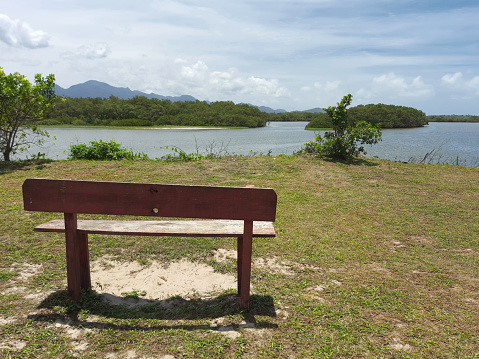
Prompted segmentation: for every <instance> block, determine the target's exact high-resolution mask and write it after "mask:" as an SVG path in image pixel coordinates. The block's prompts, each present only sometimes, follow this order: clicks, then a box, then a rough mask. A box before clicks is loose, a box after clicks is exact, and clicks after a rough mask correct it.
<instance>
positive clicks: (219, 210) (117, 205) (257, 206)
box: [23, 178, 277, 222]
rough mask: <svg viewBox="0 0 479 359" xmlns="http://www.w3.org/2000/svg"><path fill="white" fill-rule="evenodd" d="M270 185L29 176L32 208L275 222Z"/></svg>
mask: <svg viewBox="0 0 479 359" xmlns="http://www.w3.org/2000/svg"><path fill="white" fill-rule="evenodd" d="M276 199H277V198H276V193H275V192H274V190H272V189H269V188H245V187H219V186H187V185H164V184H152V183H127V182H96V181H75V180H53V179H38V178H29V179H27V180H25V182H24V184H23V200H24V208H25V210H27V211H41V212H60V213H89V214H114V215H133V216H145V217H149V216H154V217H171V218H204V219H242V220H250V221H273V222H274V220H275V216H276Z"/></svg>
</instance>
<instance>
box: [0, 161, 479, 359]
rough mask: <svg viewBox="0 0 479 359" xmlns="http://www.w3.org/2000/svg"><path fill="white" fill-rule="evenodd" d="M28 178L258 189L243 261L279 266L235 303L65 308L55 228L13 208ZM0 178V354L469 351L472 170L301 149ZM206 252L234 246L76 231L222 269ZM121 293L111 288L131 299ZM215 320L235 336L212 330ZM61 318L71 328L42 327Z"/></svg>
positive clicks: (88, 297)
mask: <svg viewBox="0 0 479 359" xmlns="http://www.w3.org/2000/svg"><path fill="white" fill-rule="evenodd" d="M29 177H43V178H74V179H90V180H107V181H108V180H109V181H132V182H158V183H181V184H201V185H222V186H244V185H247V184H254V185H255V186H257V187H271V188H274V189H275V190H276V192H277V194H278V209H277V221H276V223H275V228H276V230H277V237H276V238H274V239H255V240H254V244H253V256H254V258H260V257H261V258H269V257H273V256H275V257H276V258H278V259H279V260H280V261H283V262H284V263H286V264H287V265H288V268H289V269H290V270H292V271H293V272H294V275H289V274H282V273H278V272H275V271H273V270H268V269H267V268H262V267H253V272H252V284H253V288H254V293H255V294H254V295H253V296H252V306H251V308H250V309H249V310H241V309H240V308H239V307H238V306H237V305H236V304H235V303H234V301H232V296H233V294H232V292H231V291H227V292H225V293H221V294H219V295H218V296H216V297H213V298H200V297H195V296H192V297H188V298H186V297H174V298H171V299H170V301H172V303H175V305H174V306H173V307H172V309H165V308H163V307H161V306H159V305H157V304H156V303H152V304H148V305H146V306H143V307H140V308H128V307H121V306H120V307H118V306H111V305H108V304H107V303H104V302H102V301H101V299H100V297H99V296H98V295H96V294H95V293H92V294H85V295H84V297H83V299H82V302H81V303H79V304H72V303H70V302H69V301H68V299H67V296H66V292H65V258H64V257H65V249H64V239H63V236H62V235H60V234H48V233H36V232H33V231H32V229H33V227H35V226H36V225H38V224H40V223H43V222H44V221H47V220H50V219H54V218H58V216H59V215H58V214H55V213H33V212H31V213H27V212H25V211H24V210H23V204H22V194H21V185H22V183H23V181H24V180H25V179H26V178H29ZM0 179H1V181H0V213H1V214H0V216H1V218H0V223H1V225H0V251H1V253H2V256H1V258H0V293H1V294H0V347H2V346H3V347H4V348H3V349H0V356H2V357H6V358H68V357H80V358H99V357H106V356H107V355H111V353H115V354H116V355H117V356H118V357H126V356H127V353H129V352H132V351H134V352H135V353H136V354H135V355H137V356H138V357H139V358H140V357H145V358H147V357H161V356H163V355H167V354H169V355H172V356H174V357H175V358H241V357H244V358H284V357H292V358H477V357H479V336H478V335H477V328H478V327H479V316H478V315H477V313H478V308H479V206H478V204H479V170H478V169H477V168H467V167H458V166H450V165H424V164H412V163H408V164H405V163H400V162H390V161H383V160H376V159H373V160H367V161H366V160H364V161H358V162H357V163H355V164H352V165H347V164H343V163H335V162H329V161H323V160H321V159H317V158H313V157H306V156H284V157H276V158H274V157H226V158H221V159H213V160H202V161H198V162H188V163H165V162H161V161H141V162H132V161H117V162H88V161H56V162H51V161H43V162H36V161H25V162H16V163H11V164H8V163H1V164H0ZM83 218H86V216H83ZM219 248H224V249H230V250H232V249H235V240H234V239H229V238H212V239H211V238H210V239H205V238H200V239H195V238H151V237H127V236H99V235H92V236H90V250H91V259H92V260H94V259H97V258H100V257H103V256H105V255H112V256H113V257H114V258H117V259H120V260H125V261H136V262H138V263H140V264H141V265H149V263H151V262H152V261H155V260H159V261H163V262H169V261H174V260H178V259H181V258H188V259H190V260H194V261H200V262H204V263H208V264H210V265H212V266H213V267H214V268H215V270H217V271H218V272H221V273H230V274H234V273H235V266H234V262H233V261H227V262H224V263H217V262H216V261H215V260H214V259H213V256H212V254H213V251H214V250H216V249H219ZM22 264H29V265H39V264H41V265H42V266H41V271H39V272H36V273H33V274H32V275H31V276H29V277H24V276H22V275H21V272H22V267H21V265H22ZM15 288H20V289H19V290H18V291H15ZM137 288H138V289H134V290H133V291H132V292H131V293H126V295H130V296H133V297H135V296H136V297H138V296H140V297H141V294H142V293H141V290H142V288H141V283H138V287H137ZM42 293H43V296H42ZM36 295H40V297H37V296H36ZM218 318H222V320H223V323H224V324H223V325H229V326H231V327H232V328H233V329H234V331H236V332H238V333H240V336H238V337H236V338H229V337H226V336H224V335H222V334H221V333H219V332H218V331H212V330H211V325H212V322H213V321H214V320H217V319H218ZM65 322H68V323H70V324H69V326H68V328H70V329H71V328H73V329H74V330H76V333H77V336H72V334H71V333H69V332H68V330H67V329H66V328H65V327H62V326H61V325H58V324H56V323H65ZM244 322H248V323H254V325H255V329H254V330H251V329H248V328H244V327H242V325H243V324H244ZM6 341H8V342H9V343H15V342H17V343H23V345H24V346H23V347H18V348H13V347H5V342H6ZM80 345H86V348H87V349H84V350H82V349H79V346H80Z"/></svg>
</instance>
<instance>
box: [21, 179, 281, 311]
mask: <svg viewBox="0 0 479 359" xmlns="http://www.w3.org/2000/svg"><path fill="white" fill-rule="evenodd" d="M23 201H24V208H25V210H27V211H41V212H60V213H64V219H63V220H53V221H50V222H47V223H44V224H41V225H39V226H37V227H36V228H35V231H37V232H64V233H65V239H66V264H67V282H68V295H69V296H70V298H71V299H72V300H74V301H78V300H79V299H80V296H81V290H82V289H86V290H88V289H90V288H91V279H90V264H89V252H88V234H89V233H95V234H114V235H137V236H179V237H236V238H237V252H238V259H237V275H238V294H239V296H240V305H241V307H246V306H247V305H248V301H249V296H250V275H251V253H252V238H253V237H274V236H275V232H274V227H273V223H272V222H274V220H275V217H276V193H275V192H274V190H272V189H262V188H254V187H252V186H251V187H241V188H240V187H213V186H186V185H165V184H145V183H124V182H96V181H76V180H55V179H27V180H25V182H24V183H23ZM77 214H105V215H133V216H145V217H173V218H175V220H153V221H152V220H139V221H116V220H106V221H105V220H77ZM176 218H189V219H190V220H177V219H176ZM192 218H194V219H196V220H191V219H192Z"/></svg>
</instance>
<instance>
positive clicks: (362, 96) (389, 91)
mask: <svg viewBox="0 0 479 359" xmlns="http://www.w3.org/2000/svg"><path fill="white" fill-rule="evenodd" d="M434 93H435V91H434V89H433V87H432V86H431V85H428V84H426V83H425V82H424V81H423V79H422V77H421V76H416V77H414V78H405V77H401V76H399V75H396V74H395V73H393V72H389V73H386V74H382V75H380V76H376V77H374V78H373V79H372V81H371V83H370V84H369V85H368V86H366V87H363V88H361V89H360V90H359V91H357V93H356V96H357V97H359V99H358V100H359V101H360V102H371V101H372V102H382V101H393V102H397V101H401V99H402V100H405V99H413V100H420V99H428V98H430V97H431V96H433V95H434Z"/></svg>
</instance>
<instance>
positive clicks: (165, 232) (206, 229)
mask: <svg viewBox="0 0 479 359" xmlns="http://www.w3.org/2000/svg"><path fill="white" fill-rule="evenodd" d="M243 230H244V224H243V221H241V220H186V221H178V220H165V221H116V220H80V219H79V220H78V221H77V231H78V232H79V233H86V234H108V235H135V236H174V237H238V236H241V235H242V234H243ZM35 231H36V232H57V233H64V232H65V221H64V220H63V219H55V220H52V221H49V222H46V223H43V224H41V225H39V226H37V227H35ZM274 236H275V231H274V226H273V222H266V221H255V222H253V237H274Z"/></svg>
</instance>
